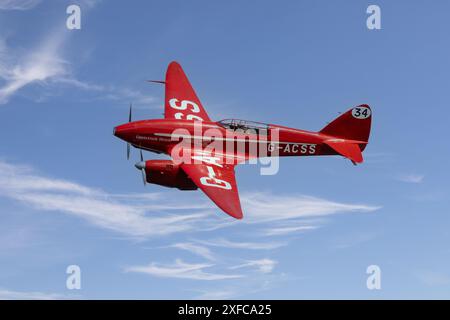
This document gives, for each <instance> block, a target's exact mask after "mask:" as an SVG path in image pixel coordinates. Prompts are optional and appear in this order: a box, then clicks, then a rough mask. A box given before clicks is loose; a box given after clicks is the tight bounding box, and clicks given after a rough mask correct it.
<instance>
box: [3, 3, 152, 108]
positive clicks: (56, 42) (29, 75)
mask: <svg viewBox="0 0 450 320" xmlns="http://www.w3.org/2000/svg"><path fill="white" fill-rule="evenodd" d="M4 2H5V1H4ZM31 2H33V1H6V2H5V4H4V5H5V8H6V7H11V8H12V7H13V3H16V5H17V7H20V6H19V4H23V5H25V4H31ZM97 2H98V1H94V0H90V1H89V0H86V1H83V3H85V4H86V6H87V7H89V8H90V7H93V6H94V5H95V4H96V3H97ZM1 4H2V2H0V8H1ZM23 7H25V6H23ZM69 37H70V31H68V30H65V29H64V28H61V26H59V25H58V28H56V29H55V30H53V31H52V32H50V33H48V34H47V35H46V37H45V38H44V39H41V40H40V41H39V43H38V44H37V45H36V46H35V47H31V48H29V50H27V53H26V54H21V51H20V50H14V49H13V48H10V47H9V46H8V45H7V41H6V40H5V38H0V79H1V80H3V81H2V83H1V84H0V104H6V103H7V102H8V101H9V100H10V99H11V98H12V97H13V96H14V95H16V94H17V93H18V92H19V91H21V90H22V89H24V88H25V87H27V86H30V85H33V84H38V85H40V87H41V88H42V90H43V92H44V93H43V96H41V97H40V98H39V99H37V100H38V101H41V99H42V97H44V96H45V93H46V92H47V91H50V90H46V89H47V88H50V89H53V88H55V87H57V88H65V87H70V88H76V89H79V90H83V91H87V92H89V93H90V94H89V95H88V96H89V99H94V100H95V99H98V100H109V101H118V102H120V103H125V102H126V103H128V102H133V103H135V105H136V106H137V107H140V106H146V107H148V106H152V105H156V104H157V102H158V99H156V98H155V97H153V96H151V95H148V94H144V93H142V92H141V91H139V90H134V89H129V88H127V87H126V86H124V85H112V84H98V83H92V82H89V81H82V80H79V79H77V77H76V76H75V73H74V70H73V64H72V63H71V62H70V61H69V60H68V59H67V58H66V57H65V56H64V53H65V52H66V51H68V50H67V46H68V44H69V43H70V42H69V41H68V40H69ZM93 94H94V97H91V96H92V95H93Z"/></svg>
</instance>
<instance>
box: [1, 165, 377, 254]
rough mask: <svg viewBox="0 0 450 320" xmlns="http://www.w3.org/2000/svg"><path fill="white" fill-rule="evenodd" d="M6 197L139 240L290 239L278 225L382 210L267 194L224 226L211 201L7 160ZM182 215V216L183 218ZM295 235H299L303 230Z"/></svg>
mask: <svg viewBox="0 0 450 320" xmlns="http://www.w3.org/2000/svg"><path fill="white" fill-rule="evenodd" d="M180 192H181V191H180ZM0 196H3V197H8V198H10V199H13V200H16V201H19V202H21V203H23V204H26V205H28V206H31V207H33V208H36V209H38V210H45V211H56V212H62V213H65V214H70V215H74V216H77V217H79V218H82V219H84V220H86V221H88V222H90V223H91V224H93V225H96V226H99V227H102V228H105V229H109V230H113V231H116V232H119V233H122V234H125V235H128V236H131V237H136V238H148V237H151V236H157V235H158V236H159V235H168V234H172V233H176V232H187V231H205V232H207V231H209V230H213V229H214V228H225V227H229V226H230V225H235V226H245V225H246V224H247V227H248V224H249V223H258V224H262V226H263V227H265V229H266V233H267V232H269V233H272V234H274V233H278V234H282V233H284V234H287V233H289V232H293V231H294V229H288V230H285V229H286V228H284V229H283V228H278V229H277V227H272V226H273V224H274V222H283V221H286V219H296V220H290V221H292V222H296V223H298V221H297V220H298V219H299V218H301V217H309V216H311V215H313V216H314V215H330V214H333V213H338V212H344V211H350V212H352V211H353V212H367V211H372V210H375V209H376V207H371V206H367V205H351V204H340V203H335V202H330V201H327V200H323V199H319V198H312V197H304V196H276V195H273V194H265V197H264V199H265V200H267V199H269V200H270V201H269V202H270V203H269V204H267V207H264V205H261V203H255V202H257V200H258V199H259V200H260V202H264V201H265V200H261V199H260V198H259V197H260V196H258V197H257V198H255V196H254V194H253V196H252V197H246V196H245V197H244V199H245V200H244V201H246V202H245V204H246V207H247V208H248V211H249V214H248V216H247V217H246V219H247V220H248V222H244V223H240V224H237V223H233V224H227V223H225V224H224V223H222V222H223V221H229V220H231V219H232V218H229V217H227V216H225V215H224V214H222V213H220V211H219V209H217V208H215V207H214V205H213V204H212V203H211V202H209V201H208V200H207V199H205V200H202V201H181V200H180V199H179V198H176V199H172V198H170V199H168V198H167V197H166V196H164V194H163V193H154V194H151V193H148V194H145V195H143V194H111V193H108V192H105V191H104V190H101V189H96V188H91V187H88V186H85V185H82V184H79V183H76V182H71V181H67V180H63V179H57V178H52V177H46V176H44V175H42V174H38V173H36V172H35V170H33V169H32V168H31V167H27V166H21V165H13V164H10V163H7V162H5V161H1V160H0ZM249 199H250V200H249ZM286 202H287V204H286ZM277 203H279V204H277ZM180 211H181V212H182V213H179V212H180ZM174 212H175V213H174ZM150 213H151V214H150ZM257 215H260V216H257ZM277 219H278V220H277ZM244 221H245V220H244ZM233 222H234V221H233ZM264 222H268V223H270V226H271V228H275V229H274V230H271V228H267V225H265V224H264ZM297 226H298V224H297ZM292 227H294V226H292ZM304 228H305V227H303V229H304ZM295 231H299V229H298V227H296V228H295ZM196 243H197V244H199V243H200V244H203V245H206V246H217V247H225V248H237V249H252V250H268V249H275V248H278V247H281V246H284V245H287V242H282V241H280V242H267V241H264V242H246V241H234V242H233V241H230V240H227V239H223V238H219V239H214V240H208V241H206V240H197V241H196ZM180 248H181V247H180ZM184 249H185V250H188V249H190V250H191V251H192V252H194V250H196V253H197V254H200V248H199V246H198V245H197V247H196V248H195V247H194V246H192V245H191V246H190V247H189V248H188V246H186V245H185V246H184ZM202 253H203V254H204V255H205V257H206V255H207V254H208V253H207V252H206V251H205V250H203V252H202Z"/></svg>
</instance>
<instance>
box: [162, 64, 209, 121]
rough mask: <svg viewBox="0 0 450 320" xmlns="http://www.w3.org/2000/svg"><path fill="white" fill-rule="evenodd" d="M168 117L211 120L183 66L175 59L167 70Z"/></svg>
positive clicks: (166, 115)
mask: <svg viewBox="0 0 450 320" xmlns="http://www.w3.org/2000/svg"><path fill="white" fill-rule="evenodd" d="M165 85H166V97H165V102H164V104H165V111H164V117H165V118H166V119H182V120H199V121H211V120H210V119H209V117H208V114H207V113H206V111H205V109H204V108H203V106H202V103H201V102H200V99H199V98H198V97H197V95H196V94H195V91H194V89H193V88H192V86H191V84H190V82H189V80H188V78H187V76H186V74H185V73H184V71H183V69H182V68H181V66H180V65H179V64H178V63H177V62H175V61H173V62H171V63H170V64H169V67H168V68H167V72H166V81H165Z"/></svg>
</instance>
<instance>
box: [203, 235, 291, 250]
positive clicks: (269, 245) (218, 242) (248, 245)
mask: <svg viewBox="0 0 450 320" xmlns="http://www.w3.org/2000/svg"><path fill="white" fill-rule="evenodd" d="M197 241H198V242H200V243H202V244H204V245H208V246H214V247H223V248H231V249H249V250H270V249H276V248H279V247H282V246H285V245H287V243H285V242H267V241H265V242H243V241H239V242H233V241H229V240H227V239H223V238H219V239H214V240H197Z"/></svg>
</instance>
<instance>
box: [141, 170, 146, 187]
mask: <svg viewBox="0 0 450 320" xmlns="http://www.w3.org/2000/svg"><path fill="white" fill-rule="evenodd" d="M141 172H142V181H143V182H144V186H145V185H146V184H147V178H146V176H145V169H142V170H141Z"/></svg>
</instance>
